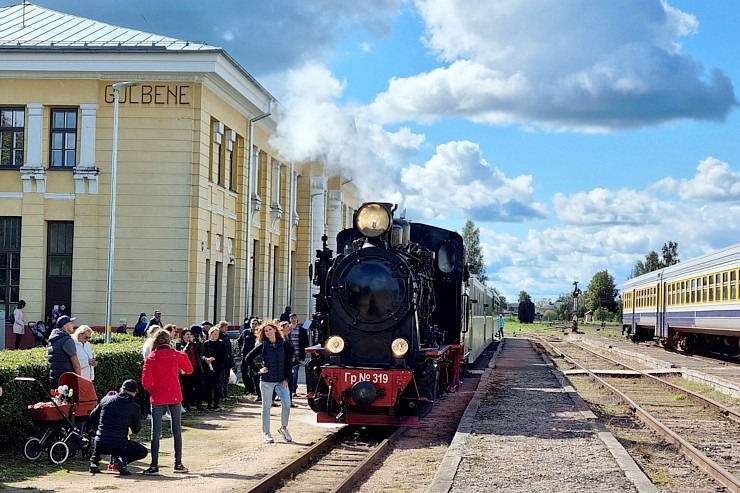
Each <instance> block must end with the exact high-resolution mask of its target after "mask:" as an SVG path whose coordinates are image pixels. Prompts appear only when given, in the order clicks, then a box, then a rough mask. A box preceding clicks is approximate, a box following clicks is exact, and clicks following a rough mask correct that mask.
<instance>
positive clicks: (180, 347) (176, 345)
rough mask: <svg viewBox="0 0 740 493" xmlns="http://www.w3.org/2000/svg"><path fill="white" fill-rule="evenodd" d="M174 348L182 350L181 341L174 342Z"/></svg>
mask: <svg viewBox="0 0 740 493" xmlns="http://www.w3.org/2000/svg"><path fill="white" fill-rule="evenodd" d="M175 349H177V350H178V351H182V343H181V342H176V343H175Z"/></svg>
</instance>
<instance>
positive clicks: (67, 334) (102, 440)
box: [0, 306, 310, 476]
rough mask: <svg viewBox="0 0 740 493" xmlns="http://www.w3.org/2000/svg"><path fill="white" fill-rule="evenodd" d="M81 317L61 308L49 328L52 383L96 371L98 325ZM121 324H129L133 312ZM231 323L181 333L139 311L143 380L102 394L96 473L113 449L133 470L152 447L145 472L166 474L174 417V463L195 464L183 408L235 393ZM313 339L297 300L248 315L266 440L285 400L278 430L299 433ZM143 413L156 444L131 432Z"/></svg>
mask: <svg viewBox="0 0 740 493" xmlns="http://www.w3.org/2000/svg"><path fill="white" fill-rule="evenodd" d="M20 308H21V309H22V307H20ZM21 316H22V315H21ZM18 318H21V317H18ZM74 321H75V317H71V316H69V315H66V314H59V315H58V316H57V317H56V319H55V324H54V329H53V330H52V332H51V334H50V335H49V339H48V342H49V345H48V347H47V353H48V361H49V381H50V385H51V388H52V389H53V388H56V387H57V385H58V382H59V378H60V376H61V375H62V374H63V373H65V372H74V373H76V374H78V375H82V376H84V377H86V378H88V379H90V380H94V379H95V367H96V366H97V365H98V361H97V360H96V358H95V355H94V353H93V349H92V345H91V344H90V338H91V336H92V335H93V329H92V328H91V327H89V326H88V325H80V326H78V327H76V328H75V325H74ZM119 326H123V327H125V326H126V322H125V320H122V321H121V323H120V324H119ZM228 329H229V324H228V322H226V321H221V322H219V323H217V324H216V325H214V324H212V323H211V322H209V321H207V320H204V321H203V322H201V323H200V324H193V325H191V326H190V327H188V328H185V329H182V330H181V331H180V334H179V339H178V340H176V337H177V334H176V332H177V330H178V329H177V327H176V326H175V325H174V324H164V323H163V322H162V313H161V312H160V311H159V310H155V311H154V314H153V316H152V317H151V318H147V316H146V314H145V313H142V314H141V315H140V316H139V320H138V321H137V323H136V325H135V327H134V334H135V335H143V336H146V339H145V340H144V342H143V344H142V357H143V360H144V364H143V369H142V373H141V382H140V383H139V382H137V381H136V380H134V379H128V380H126V381H125V382H123V384H122V385H121V387H120V389H119V390H117V391H111V392H109V394H108V395H107V396H105V397H104V398H103V399H101V401H100V402H99V404H98V405H97V407H96V408H95V409H94V410H93V412H92V413H91V415H90V417H89V419H88V421H87V423H86V426H87V427H88V431H89V432H90V434H91V436H94V440H93V445H94V447H93V449H94V450H93V453H92V455H91V457H90V472H91V473H92V474H96V473H98V472H100V465H99V462H100V459H101V455H103V454H105V455H110V456H111V464H112V466H111V467H113V468H115V469H117V470H118V472H119V474H121V475H129V474H130V471H129V470H128V464H129V463H130V462H132V461H136V460H141V459H144V458H145V457H146V456H147V455H150V465H149V467H148V468H147V469H146V470H144V471H143V474H145V475H152V476H154V475H158V474H159V451H160V437H161V433H162V423H163V421H169V422H170V427H171V431H172V436H173V438H174V462H175V463H174V471H175V472H178V473H187V472H188V469H187V468H186V467H185V466H184V465H183V461H182V459H183V458H182V413H185V412H188V411H190V410H191V409H193V408H194V409H195V410H198V411H219V410H220V409H221V408H220V405H221V400H222V399H223V398H225V397H228V395H229V394H228V384H229V382H232V383H234V382H235V381H236V373H237V371H238V368H237V365H236V361H235V354H234V347H233V346H232V343H231V339H230V337H229V335H228ZM309 340H310V337H309V333H308V330H307V329H305V328H303V327H302V326H300V325H299V324H298V317H297V316H296V315H295V314H294V313H292V310H291V307H289V306H288V307H286V309H285V312H284V313H283V314H282V315H281V316H280V318H278V319H267V320H265V321H261V320H260V319H259V318H258V317H255V316H249V317H246V318H245V319H244V322H243V325H242V327H241V330H240V335H239V338H238V339H237V341H236V342H237V343H236V350H237V352H238V354H239V356H240V358H241V377H242V381H243V383H244V387H245V391H246V392H247V393H250V394H253V395H254V396H255V400H256V401H257V402H261V403H262V433H263V440H264V441H265V442H266V443H272V442H274V438H273V436H272V432H271V415H270V414H271V408H272V407H273V406H278V407H281V411H280V426H279V428H278V433H279V434H280V436H281V437H282V438H283V440H285V441H287V442H290V441H292V440H293V437H292V436H291V434H290V432H289V431H288V424H289V419H290V410H291V407H295V406H296V405H295V403H294V402H293V399H295V398H296V397H297V387H298V380H299V370H300V368H301V363H302V362H303V360H304V359H305V356H306V348H307V347H308V345H309ZM0 389H1V387H0ZM0 392H2V390H0ZM141 393H144V394H145V396H146V399H145V400H144V401H143V402H145V403H146V404H145V408H144V410H143V412H142V409H141V408H140V406H139V405H138V404H137V403H136V401H135V400H134V398H135V397H136V396H137V395H138V394H141ZM142 416H146V418H148V419H150V420H151V436H150V439H151V452H148V451H147V450H146V448H145V447H143V446H142V445H140V444H138V443H136V442H134V441H131V440H130V434H131V433H134V434H135V433H137V432H138V431H139V430H140V429H141V420H142Z"/></svg>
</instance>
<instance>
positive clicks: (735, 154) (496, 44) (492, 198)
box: [0, 0, 740, 300]
mask: <svg viewBox="0 0 740 493" xmlns="http://www.w3.org/2000/svg"><path fill="white" fill-rule="evenodd" d="M14 3H18V2H17V1H13V2H8V1H5V0H0V6H6V5H12V4H14ZM34 3H36V4H37V5H41V6H44V7H48V8H52V9H55V10H59V11H62V12H66V13H70V14H75V15H81V16H85V17H89V18H94V19H97V20H100V21H103V22H108V23H111V24H116V25H120V26H125V27H129V28H134V29H139V30H142V31H148V32H154V33H157V34H163V35H167V36H172V37H177V38H180V39H186V40H191V41H201V42H206V43H208V44H211V45H215V46H221V47H223V48H225V49H226V50H227V51H228V52H229V53H230V54H231V55H232V56H233V57H234V58H235V59H237V60H238V61H239V63H240V64H241V65H242V66H244V67H245V68H246V69H247V70H248V71H249V72H250V73H252V75H254V76H255V77H256V78H257V79H258V80H259V81H260V82H261V83H262V84H263V85H264V86H265V87H266V88H268V90H270V91H271V92H272V93H273V94H274V95H275V96H277V98H278V100H279V101H280V103H281V105H282V110H283V111H282V114H281V121H280V124H279V127H278V129H279V133H278V136H277V137H276V140H275V144H276V145H278V146H279V147H280V149H281V150H282V152H283V154H284V155H285V157H286V158H292V159H296V160H301V159H313V158H316V157H318V156H322V157H324V158H325V159H327V160H328V161H329V163H330V165H331V166H333V167H336V168H341V169H342V171H343V172H344V173H345V174H347V175H348V176H352V177H354V178H356V183H358V184H359V185H360V186H361V187H362V189H363V192H364V194H365V198H366V199H368V200H374V199H386V200H389V201H394V202H398V203H400V205H401V208H406V209H407V211H408V217H410V218H411V219H413V220H416V221H420V222H429V223H432V224H436V225H440V226H444V227H448V228H451V229H458V230H460V229H461V228H462V225H463V224H464V223H465V221H466V220H467V219H468V218H471V219H473V220H474V221H475V223H476V225H477V226H478V227H479V228H480V231H481V239H482V242H483V245H484V254H485V260H486V264H487V275H488V277H489V279H490V281H489V284H491V285H493V286H495V287H496V288H497V289H498V290H499V291H500V292H501V293H502V294H504V295H506V296H507V298H508V299H509V300H515V299H516V297H517V295H518V293H519V291H521V290H525V291H527V292H528V293H530V294H531V295H532V297H533V299H535V300H539V299H543V298H551V299H553V300H554V299H555V298H556V297H557V296H558V295H559V294H561V293H564V292H568V291H570V289H572V286H571V284H572V282H573V280H574V279H578V280H579V281H580V282H581V285H582V286H583V287H585V286H586V285H587V284H588V282H589V280H590V279H591V277H592V276H593V274H594V273H596V272H597V271H600V270H604V269H606V270H608V271H609V272H610V273H611V274H612V275H613V276H614V277H615V280H616V282H617V285H618V286H620V285H621V283H622V282H624V281H625V280H626V278H627V276H628V275H629V272H630V270H631V268H632V267H633V266H634V264H635V262H636V261H638V260H644V257H645V255H646V254H647V253H648V252H649V251H650V250H656V251H658V252H659V253H660V248H661V246H662V245H663V244H664V243H666V242H668V241H675V242H677V243H678V252H679V257H680V258H681V259H684V260H687V259H689V258H692V257H695V256H698V255H701V254H703V253H706V252H708V251H710V250H714V249H718V248H723V247H725V246H728V245H730V244H733V243H736V242H737V241H738V238H739V237H740V235H738V233H739V232H740V214H739V213H740V145H739V144H738V142H739V141H740V136H739V135H738V133H739V132H738V130H739V129H740V118H739V117H738V111H737V105H738V103H737V88H736V86H737V84H738V81H740V64H738V63H737V56H736V51H737V49H736V47H737V46H738V45H740V34H739V32H738V30H737V24H736V23H735V22H733V20H732V19H735V18H737V15H738V13H739V12H738V10H740V7H738V6H737V5H736V4H735V3H734V2H728V1H726V0H706V1H703V2H696V1H689V0H669V1H660V0H623V1H620V2H614V1H611V0H536V1H535V0H497V1H496V2H491V1H490V0H464V1H463V0H458V1H454V0H375V1H373V2H346V1H344V0H314V1H311V2H305V1H298V0H271V1H269V2H263V1H255V0H248V1H245V0H228V1H218V0H217V1H215V2H195V1H183V0H179V1H174V0H158V1H157V2H144V1H143V0H131V1H129V2H120V1H117V2H113V1H108V0H36V2H34ZM317 122H318V124H317ZM350 122H352V124H350Z"/></svg>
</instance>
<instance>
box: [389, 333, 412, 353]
mask: <svg viewBox="0 0 740 493" xmlns="http://www.w3.org/2000/svg"><path fill="white" fill-rule="evenodd" d="M391 351H393V356H395V357H396V358H401V357H402V356H403V355H405V354H406V353H408V352H409V342H408V341H407V340H406V339H403V338H401V337H399V338H398V339H395V340H394V341H393V342H392V343H391Z"/></svg>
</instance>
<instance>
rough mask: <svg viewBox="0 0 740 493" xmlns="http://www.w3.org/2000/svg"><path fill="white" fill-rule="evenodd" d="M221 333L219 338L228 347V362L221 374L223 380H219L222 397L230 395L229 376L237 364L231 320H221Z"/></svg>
mask: <svg viewBox="0 0 740 493" xmlns="http://www.w3.org/2000/svg"><path fill="white" fill-rule="evenodd" d="M216 327H218V330H219V333H218V338H219V340H220V341H221V342H223V343H224V347H225V348H226V363H225V364H224V371H223V373H222V374H221V381H220V382H219V390H220V391H221V397H228V396H229V377H230V376H231V370H232V369H233V368H234V367H235V366H236V363H235V361H234V348H233V346H232V345H231V337H229V334H228V331H229V322H227V321H226V320H221V321H220V322H219V323H218V325H217V326H216Z"/></svg>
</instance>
